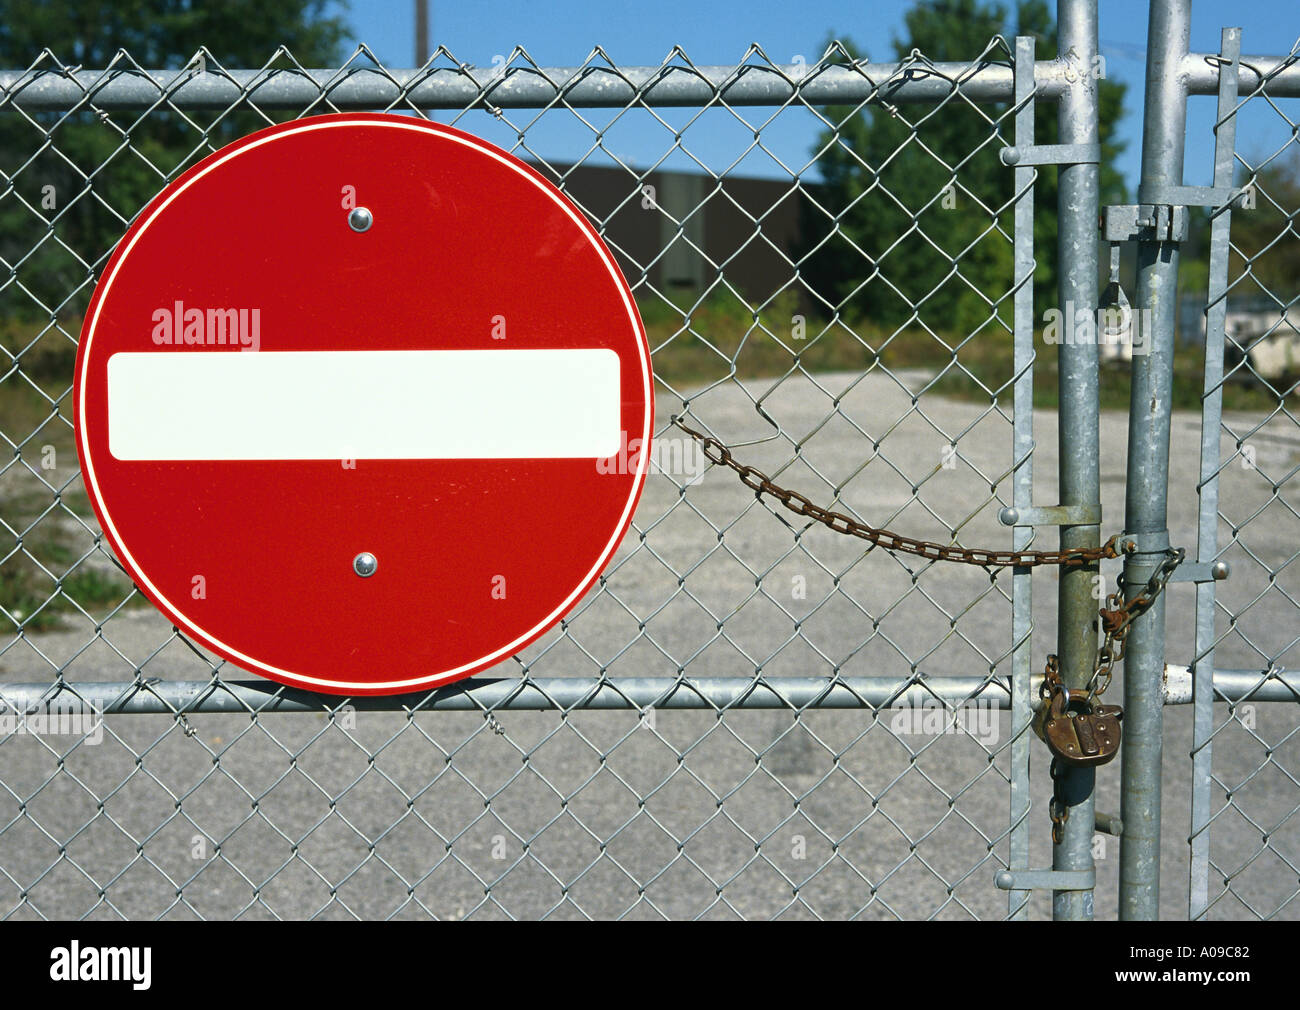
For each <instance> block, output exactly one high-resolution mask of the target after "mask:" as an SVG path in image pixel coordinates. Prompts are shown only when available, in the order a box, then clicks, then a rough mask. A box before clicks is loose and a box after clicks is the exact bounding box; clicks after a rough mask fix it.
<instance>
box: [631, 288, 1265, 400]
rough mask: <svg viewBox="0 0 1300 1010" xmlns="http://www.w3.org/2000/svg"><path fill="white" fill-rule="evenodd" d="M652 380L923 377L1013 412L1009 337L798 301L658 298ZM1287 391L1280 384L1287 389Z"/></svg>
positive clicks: (1186, 352) (1114, 381)
mask: <svg viewBox="0 0 1300 1010" xmlns="http://www.w3.org/2000/svg"><path fill="white" fill-rule="evenodd" d="M640 307H641V316H642V319H643V320H644V322H645V325H646V332H647V334H648V336H649V339H650V347H651V350H652V351H653V353H654V371H655V374H656V375H657V376H658V377H659V378H661V379H662V380H664V381H665V382H666V383H668V384H669V385H671V386H672V387H674V388H677V389H680V388H682V387H683V386H692V385H706V384H710V383H715V382H720V381H723V380H725V379H727V378H729V377H732V376H734V377H735V378H738V379H762V378H775V377H779V376H782V375H785V374H787V373H789V372H791V371H793V370H795V369H798V368H801V367H802V368H803V369H805V370H806V371H809V372H819V371H847V372H853V371H865V370H867V369H870V368H884V369H888V370H890V371H898V370H900V369H909V368H910V369H924V370H926V371H930V372H933V373H934V374H935V376H936V378H935V379H934V381H933V383H932V384H930V385H929V386H928V387H927V388H926V392H927V394H929V393H934V394H937V395H941V396H949V397H952V398H954V399H958V400H966V401H971V402H977V403H992V402H998V403H1000V404H1002V405H1003V406H1004V407H1005V408H1007V409H1010V406H1011V398H1012V390H1011V385H1010V381H1011V376H1012V375H1013V374H1014V370H1013V360H1014V359H1013V347H1012V337H1011V334H1010V333H1009V332H1008V331H1007V330H1006V328H1005V327H1004V326H1003V325H1002V324H1001V323H998V322H996V321H991V322H990V323H989V325H987V326H986V327H985V328H984V330H982V331H981V332H979V333H976V334H974V335H973V336H963V337H960V338H953V337H950V336H947V335H944V334H939V333H931V332H928V331H926V330H924V329H922V328H918V327H913V328H909V329H905V330H901V331H897V332H892V331H885V330H881V329H878V328H873V327H872V326H870V325H869V324H861V323H854V324H849V323H845V322H843V321H835V322H832V323H827V322H826V321H824V320H820V319H817V318H815V317H812V316H809V315H805V314H803V313H801V310H800V308H799V302H798V299H797V297H796V296H795V294H794V293H793V292H787V293H785V294H783V295H781V296H779V297H777V298H776V299H774V300H773V301H771V302H770V303H768V304H767V305H765V306H762V307H754V306H750V305H747V304H745V303H744V302H742V301H740V299H738V298H737V297H735V296H734V295H732V294H730V293H729V292H728V293H725V294H714V295H710V296H708V297H706V298H704V299H694V298H689V297H685V296H682V297H678V298H676V299H675V300H674V301H673V302H668V301H665V300H663V299H660V298H656V299H654V300H653V301H651V300H648V299H647V300H646V301H645V302H644V303H642V304H641V306H640ZM1037 350H1038V359H1037V361H1036V363H1035V367H1034V405H1035V406H1037V407H1042V408H1049V409H1050V408H1054V407H1056V406H1057V405H1058V404H1059V402H1060V390H1059V384H1058V379H1057V376H1058V368H1057V349H1056V347H1055V346H1052V345H1046V344H1043V343H1042V342H1041V341H1039V343H1038V344H1037ZM1203 358H1204V351H1203V350H1202V348H1200V347H1180V348H1178V349H1177V350H1176V351H1175V353H1174V386H1173V405H1174V409H1176V410H1200V408H1201V392H1202V389H1203V384H1202V367H1203V364H1204V360H1203ZM1130 386H1131V381H1130V371H1129V366H1128V365H1126V364H1123V363H1116V364H1113V365H1112V364H1103V365H1102V368H1101V374H1100V377H1099V397H1100V403H1101V407H1102V409H1103V410H1127V409H1128V406H1129V392H1130ZM1289 386H1290V383H1289V382H1284V383H1282V387H1283V388H1289ZM1278 402H1279V394H1278V393H1277V392H1276V390H1273V389H1270V388H1269V387H1267V386H1264V385H1261V384H1257V383H1256V384H1247V383H1241V382H1228V383H1227V384H1225V386H1224V389H1223V409H1224V410H1235V411H1244V412H1264V413H1267V412H1270V411H1272V410H1274V409H1276V407H1277V405H1278Z"/></svg>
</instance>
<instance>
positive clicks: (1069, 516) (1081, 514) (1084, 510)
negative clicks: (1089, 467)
mask: <svg viewBox="0 0 1300 1010" xmlns="http://www.w3.org/2000/svg"><path fill="white" fill-rule="evenodd" d="M998 522H1000V523H1001V524H1002V525H1003V526H1100V525H1101V505H1100V504H1096V505H1037V506H1034V505H1031V506H1029V507H1028V508H1004V509H1002V510H1001V511H1000V512H998Z"/></svg>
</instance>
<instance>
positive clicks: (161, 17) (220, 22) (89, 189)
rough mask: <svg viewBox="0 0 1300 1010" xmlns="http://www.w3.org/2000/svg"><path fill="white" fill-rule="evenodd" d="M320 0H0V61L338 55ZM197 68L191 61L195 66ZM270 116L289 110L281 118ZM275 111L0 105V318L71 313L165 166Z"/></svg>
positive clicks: (46, 63)
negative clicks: (106, 109) (51, 109)
mask: <svg viewBox="0 0 1300 1010" xmlns="http://www.w3.org/2000/svg"><path fill="white" fill-rule="evenodd" d="M325 7H326V2H325V0H277V2H275V3H266V2H263V0H222V2H213V3H204V2H199V0H100V2H87V0H44V2H42V3H32V2H31V0H16V2H10V0H0V68H2V69H6V70H24V69H27V68H29V67H31V68H36V69H40V70H54V71H59V70H61V69H63V68H64V67H78V66H79V67H83V68H85V69H87V70H102V69H104V68H106V67H109V66H112V67H113V68H115V69H117V70H121V71H131V70H136V69H140V68H143V69H148V70H155V69H160V68H161V69H181V68H184V67H186V66H187V65H191V64H192V63H193V62H194V61H195V57H196V56H197V55H198V54H199V52H200V48H202V49H203V60H204V63H205V66H206V68H207V69H209V70H216V71H219V70H220V69H221V68H223V67H224V68H231V69H234V68H253V69H257V68H260V67H263V66H265V65H267V64H268V62H271V61H272V60H273V58H274V57H275V54H276V51H277V50H278V48H279V47H280V46H284V47H285V48H286V49H287V50H288V51H289V53H290V54H292V59H290V58H289V57H280V58H279V59H278V61H276V62H273V63H272V65H273V66H283V67H284V68H285V69H289V68H291V67H292V66H293V65H294V64H293V61H294V60H296V61H297V62H298V63H299V64H301V65H302V66H305V67H327V66H330V65H333V64H335V63H337V61H338V60H339V58H340V56H341V55H342V49H343V46H344V43H345V42H346V40H347V39H348V34H349V33H348V29H347V26H346V24H345V23H344V21H343V20H342V19H341V18H339V17H338V16H329V17H326V16H325V14H324V11H325ZM195 65H196V69H197V64H195ZM278 118H279V119H284V118H288V116H285V115H279V116H278ZM276 119H277V114H274V113H267V114H265V115H263V114H262V113H260V112H258V111H256V110H255V109H254V108H253V107H252V106H250V105H249V104H247V103H241V104H240V105H239V106H238V107H236V108H235V109H232V110H221V109H214V110H203V111H194V110H186V111H185V112H181V111H179V110H177V109H176V108H174V107H172V106H169V105H167V104H165V103H164V104H161V105H159V106H158V107H157V108H156V109H154V110H151V111H149V112H147V113H140V112H134V111H116V110H114V111H111V112H108V113H106V114H104V115H101V114H99V110H97V109H95V108H94V107H93V106H92V105H91V104H90V103H87V104H86V105H84V106H82V107H81V108H79V109H77V110H75V111H73V112H36V111H23V110H21V108H15V106H14V105H13V104H6V105H4V106H3V107H0V172H2V173H3V177H0V185H2V186H3V191H0V320H14V319H24V320H28V321H38V322H41V321H44V322H49V321H52V320H53V319H54V318H56V317H57V318H59V319H75V318H77V317H79V316H80V314H81V313H82V311H84V308H85V305H86V302H87V301H88V300H89V296H90V291H91V289H92V285H93V280H94V276H95V274H96V273H97V272H98V270H99V269H100V268H101V267H102V266H103V264H104V262H105V260H106V259H107V256H108V254H109V253H110V252H111V251H112V248H113V245H114V244H115V243H116V242H117V240H118V239H119V238H120V237H121V235H122V232H123V231H124V230H125V228H126V223H127V222H128V221H129V220H130V219H131V218H132V217H133V216H134V215H135V214H136V213H137V212H138V211H139V210H140V209H141V207H143V205H144V204H145V203H147V202H148V201H149V199H150V198H152V197H153V196H154V195H155V194H156V193H157V192H158V191H159V190H160V189H161V188H162V187H163V186H164V185H165V184H166V182H167V181H168V180H169V179H171V178H174V177H175V175H176V174H177V173H178V172H180V171H182V170H184V169H185V168H187V167H189V166H190V165H191V164H193V163H194V162H195V161H197V160H199V159H201V158H202V157H204V156H205V155H206V154H208V153H209V152H210V151H211V150H213V149H214V148H217V147H220V146H222V145H223V144H225V143H228V142H229V141H231V140H233V139H235V138H236V137H239V136H242V135H243V134H245V133H248V132H250V131H251V130H254V129H257V128H258V127H259V126H265V125H267V123H268V121H276Z"/></svg>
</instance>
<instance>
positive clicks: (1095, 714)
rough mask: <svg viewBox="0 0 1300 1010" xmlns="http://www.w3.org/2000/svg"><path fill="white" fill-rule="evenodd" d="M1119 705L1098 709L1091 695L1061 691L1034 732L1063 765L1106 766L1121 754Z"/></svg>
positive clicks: (1036, 722) (1036, 721)
mask: <svg viewBox="0 0 1300 1010" xmlns="http://www.w3.org/2000/svg"><path fill="white" fill-rule="evenodd" d="M1123 714H1124V713H1123V711H1122V710H1121V709H1120V707H1119V706H1118V705H1097V704H1095V703H1094V702H1093V700H1092V695H1091V693H1090V692H1088V691H1083V690H1074V691H1071V690H1070V689H1069V688H1066V687H1058V688H1056V689H1055V690H1053V691H1052V692H1051V697H1050V698H1049V699H1048V701H1047V703H1046V704H1045V705H1043V707H1042V708H1041V709H1039V712H1038V716H1037V718H1035V719H1034V731H1035V732H1036V733H1037V734H1038V735H1039V736H1040V737H1042V739H1043V742H1044V743H1046V744H1047V749H1048V750H1050V751H1051V752H1052V753H1053V754H1054V755H1056V757H1058V758H1060V759H1061V761H1062V762H1064V763H1065V764H1068V765H1076V766H1079V767H1095V766H1097V765H1104V764H1105V763H1106V762H1108V761H1110V760H1112V759H1113V758H1114V757H1115V755H1116V754H1118V753H1119V745H1120V728H1119V721H1120V719H1121V718H1122V717H1123Z"/></svg>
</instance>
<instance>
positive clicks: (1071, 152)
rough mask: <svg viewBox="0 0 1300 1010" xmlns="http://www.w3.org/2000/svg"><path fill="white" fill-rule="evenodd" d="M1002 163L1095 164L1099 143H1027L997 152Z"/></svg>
mask: <svg viewBox="0 0 1300 1010" xmlns="http://www.w3.org/2000/svg"><path fill="white" fill-rule="evenodd" d="M998 157H999V158H1001V159H1002V164H1004V165H1097V164H1100V163H1101V145H1100V144H1027V145H1025V146H1024V147H1004V148H1002V150H1001V151H999V152H998Z"/></svg>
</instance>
